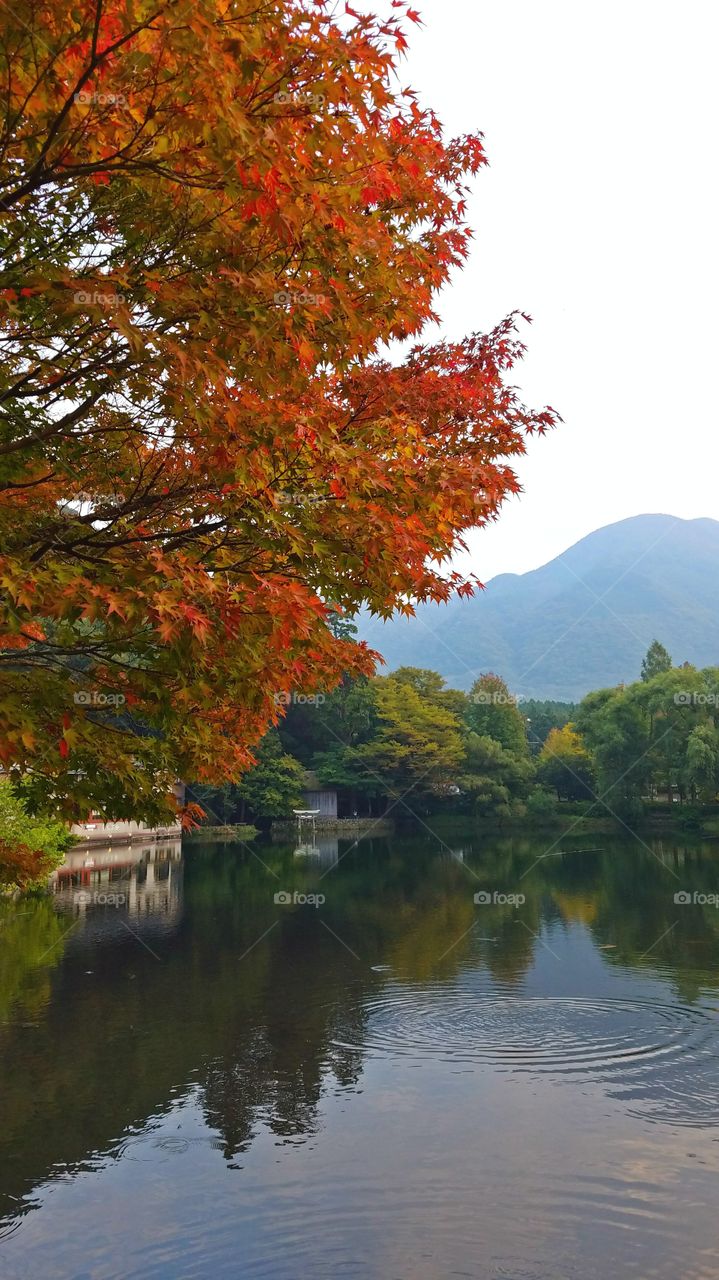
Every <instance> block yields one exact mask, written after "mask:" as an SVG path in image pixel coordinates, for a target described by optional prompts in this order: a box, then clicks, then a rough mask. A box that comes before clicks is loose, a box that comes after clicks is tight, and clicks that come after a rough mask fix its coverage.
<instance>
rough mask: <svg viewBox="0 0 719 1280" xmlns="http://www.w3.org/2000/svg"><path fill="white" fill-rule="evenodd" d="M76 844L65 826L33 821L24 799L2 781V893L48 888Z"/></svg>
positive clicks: (44, 819) (3, 779)
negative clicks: (54, 873)
mask: <svg viewBox="0 0 719 1280" xmlns="http://www.w3.org/2000/svg"><path fill="white" fill-rule="evenodd" d="M73 841H74V837H73V836H72V835H71V834H70V831H69V829H68V827H67V826H66V825H65V824H64V823H62V822H56V821H55V819H54V818H49V817H45V818H43V817H35V818H33V817H30V815H29V814H28V812H27V808H26V806H25V801H24V799H23V797H22V796H21V795H19V794H18V793H17V791H16V789H15V787H14V786H13V785H12V784H11V782H10V781H9V780H8V779H7V778H2V779H0V889H2V888H8V887H9V888H20V889H27V888H29V887H31V886H32V885H42V884H44V883H45V882H46V881H47V878H48V876H49V875H50V873H51V872H52V871H53V870H54V868H55V867H56V866H58V865H59V864H60V863H61V862H62V860H63V857H64V855H65V852H66V850H67V849H69V847H70V845H71V844H72V843H73Z"/></svg>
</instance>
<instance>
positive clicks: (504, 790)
mask: <svg viewBox="0 0 719 1280" xmlns="http://www.w3.org/2000/svg"><path fill="white" fill-rule="evenodd" d="M533 775H534V765H533V763H532V761H531V760H530V758H529V755H528V753H527V752H525V753H524V755H523V756H520V755H516V754H515V753H514V752H512V751H508V750H506V748H505V747H503V746H502V744H501V742H498V741H497V740H496V739H495V738H490V737H489V736H487V735H486V734H484V735H483V734H477V733H471V732H470V733H468V734H467V737H466V740H465V756H464V762H463V767H462V773H461V775H460V776H459V778H458V785H459V787H460V790H461V791H462V793H463V795H466V796H468V797H469V801H470V807H471V809H472V811H473V812H474V813H475V814H476V815H477V816H478V817H481V818H491V819H492V820H494V821H500V822H501V821H504V820H506V819H508V818H510V817H511V816H512V812H513V806H515V805H516V802H517V801H519V800H521V799H522V798H523V797H524V796H525V795H526V794H527V791H528V788H529V784H530V782H531V780H532V777H533Z"/></svg>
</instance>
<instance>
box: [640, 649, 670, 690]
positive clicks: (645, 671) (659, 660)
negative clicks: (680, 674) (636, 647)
mask: <svg viewBox="0 0 719 1280" xmlns="http://www.w3.org/2000/svg"><path fill="white" fill-rule="evenodd" d="M671 665H672V660H671V656H670V654H669V653H668V652H667V650H666V649H665V648H664V645H663V644H660V643H659V641H658V640H652V643H651V644H650V646H649V648H648V649H647V652H646V654H645V656H644V658H643V659H642V676H641V678H642V680H644V681H645V682H646V681H647V680H651V679H652V677H653V676H659V675H662V674H663V672H665V671H670V670H671Z"/></svg>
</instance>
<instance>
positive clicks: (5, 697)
mask: <svg viewBox="0 0 719 1280" xmlns="http://www.w3.org/2000/svg"><path fill="white" fill-rule="evenodd" d="M416 20H417V15H416V14H415V13H414V11H413V10H407V9H406V8H405V6H404V4H400V3H398V2H397V0H393V16H392V17H391V18H389V19H386V20H385V19H380V18H376V17H372V16H360V15H359V14H356V13H354V12H353V10H352V9H351V8H350V7H349V6H346V8H345V11H344V12H338V11H336V10H335V8H334V6H329V5H327V4H325V3H323V2H322V0H320V2H319V3H317V2H316V0H312V2H310V0H269V2H266V3H265V2H263V0H260V3H257V0H199V2H198V0H190V2H188V0H156V2H155V3H151V2H148V0H123V3H119V2H118V0H93V2H92V3H89V2H87V0H77V3H73V5H72V6H68V5H66V4H62V3H60V2H59V0H26V2H25V3H22V4H20V5H13V6H10V7H8V8H6V9H5V10H4V12H3V24H2V25H3V35H2V48H1V50H0V62H1V64H2V67H1V71H2V74H1V75H0V93H1V94H2V95H3V97H4V129H3V132H2V136H1V139H0V145H1V148H2V157H1V161H2V162H1V164H0V172H1V173H2V179H1V180H0V251H1V254H2V258H1V261H0V341H1V342H2V374H1V382H0V400H1V402H2V406H1V408H0V553H1V558H0V587H1V589H2V606H1V609H0V645H1V646H2V648H1V649H0V703H1V706H2V710H1V712H0V762H1V763H2V765H3V766H4V768H5V769H6V770H9V771H10V772H11V773H12V774H13V775H15V774H17V775H23V776H24V777H25V779H26V785H27V787H28V788H29V794H30V799H31V801H32V802H33V803H35V804H41V803H47V802H49V801H51V802H52V803H53V804H54V805H56V806H61V807H63V808H64V811H65V812H66V813H68V814H74V813H80V812H83V811H85V810H86V809H87V808H88V807H89V806H90V805H95V806H96V807H98V808H104V810H105V811H106V812H108V813H113V814H115V815H117V816H121V815H122V814H129V813H133V814H134V815H135V816H140V815H141V814H144V815H145V816H147V817H150V818H151V817H153V816H160V815H161V813H162V812H163V810H164V809H165V807H166V805H167V804H168V800H167V796H168V792H169V790H170V785H171V782H172V780H173V779H174V778H175V777H176V776H178V775H179V776H181V777H190V776H191V777H194V778H205V779H208V780H213V781H217V780H221V779H222V778H224V777H234V776H237V774H238V772H239V771H241V770H242V769H243V768H245V767H246V766H247V765H248V763H249V762H250V761H251V758H252V754H251V753H252V747H253V745H254V744H255V743H256V742H257V741H258V739H259V738H260V737H261V735H262V733H263V732H264V730H265V729H266V727H267V725H268V723H270V722H271V721H273V720H276V719H277V716H278V714H279V710H280V708H279V706H278V702H277V695H278V693H281V692H282V691H285V690H291V689H302V690H305V691H312V690H317V689H319V688H326V687H329V686H331V685H332V684H333V683H334V682H336V681H337V679H338V678H339V676H340V674H341V672H342V671H353V672H359V671H367V670H370V669H371V667H372V665H373V660H372V655H371V654H370V653H369V652H368V651H366V649H364V648H363V647H362V646H361V645H360V646H358V645H355V644H353V643H352V642H351V641H350V640H348V639H346V638H342V636H341V632H339V633H338V631H337V628H333V627H332V626H331V625H329V622H330V621H331V616H332V612H333V611H334V610H341V611H345V612H352V611H354V610H355V609H356V608H357V607H358V606H359V605H361V604H363V603H364V604H366V605H367V606H368V607H369V608H370V609H372V610H374V611H376V612H378V613H379V614H381V615H383V616H388V615H389V614H390V613H391V612H392V611H393V610H394V609H396V608H398V607H400V608H405V609H408V608H410V607H411V601H412V600H417V599H419V600H426V599H435V600H443V599H446V598H447V596H448V594H449V593H450V592H451V591H453V590H455V589H459V590H460V591H464V590H469V589H470V584H468V583H466V582H465V581H464V580H463V579H461V578H460V577H459V576H458V575H457V574H455V573H451V572H448V571H447V569H446V565H445V564H443V562H444V561H446V558H447V557H448V556H449V554H450V553H451V552H452V551H453V550H454V549H456V548H457V547H458V546H459V545H461V542H462V536H463V533H464V532H465V531H466V530H468V529H469V528H471V527H472V526H475V525H478V524H479V525H481V524H483V523H485V522H486V521H488V520H491V519H492V518H493V517H494V516H495V514H496V512H497V510H498V508H499V506H500V504H501V502H502V499H503V498H504V497H505V495H506V494H507V493H510V492H513V491H515V490H516V489H517V482H516V479H515V476H514V473H513V471H512V469H511V460H512V458H513V457H515V456H516V455H518V454H520V453H521V452H522V451H523V449H524V446H525V439H526V436H527V434H529V433H532V432H537V431H539V432H541V431H543V430H544V429H545V428H547V427H548V426H550V425H551V424H552V421H553V414H552V412H551V411H550V410H544V411H542V412H539V413H532V412H530V411H528V410H527V409H525V408H524V407H523V405H522V404H521V402H520V401H519V399H518V397H517V395H516V393H515V391H514V390H513V388H512V386H511V383H510V382H509V381H508V377H509V375H510V372H511V369H512V366H513V365H514V363H515V361H516V360H517V358H518V357H519V356H520V355H521V351H522V346H521V343H520V341H519V339H518V337H517V335H516V332H515V319H514V318H513V317H512V318H509V319H508V320H506V321H504V322H503V323H501V324H500V325H499V326H498V328H497V329H496V330H495V331H494V332H493V333H490V334H487V335H473V336H470V337H468V338H467V339H465V340H463V341H460V342H437V343H435V344H433V345H430V344H429V343H428V341H427V338H426V332H425V331H426V328H427V326H428V325H429V324H431V322H432V321H433V320H434V319H435V318H436V317H435V305H436V294H437V291H438V290H439V289H440V287H441V286H442V285H443V284H444V283H445V282H446V281H447V279H448V276H449V273H450V272H451V271H452V269H453V268H455V267H457V266H459V265H461V263H462V261H463V259H464V258H465V256H466V254H467V249H468V240H469V231H468V228H467V226H466V225H465V221H464V199H465V195H466V183H467V181H468V178H469V177H471V175H472V174H474V173H476V172H477V170H478V169H479V167H480V166H481V165H482V164H484V162H485V157H484V153H483V149H482V144H481V141H480V139H479V137H477V136H469V137H463V138H458V139H454V140H448V139H445V138H444V137H443V135H442V131H441V128H440V125H439V123H438V121H437V120H436V118H435V117H434V115H433V114H432V112H431V111H428V110H425V109H424V108H422V107H421V106H420V105H419V104H418V102H417V101H416V98H415V95H414V94H413V93H412V92H411V91H409V90H402V89H401V88H400V87H399V85H400V83H401V82H400V81H399V80H398V79H397V74H398V60H399V59H400V57H401V53H402V50H403V48H404V46H405V43H406V34H407V30H408V29H410V28H411V25H412V23H413V22H414V21H416ZM389 343H392V344H393V345H392V347H391V348H390V351H391V353H392V354H391V356H388V354H387V351H388V348H387V344H389Z"/></svg>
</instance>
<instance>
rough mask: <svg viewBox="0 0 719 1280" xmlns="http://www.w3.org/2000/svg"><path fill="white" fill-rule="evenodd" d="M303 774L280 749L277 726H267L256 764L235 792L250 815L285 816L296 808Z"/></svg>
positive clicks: (296, 764) (298, 764)
mask: <svg viewBox="0 0 719 1280" xmlns="http://www.w3.org/2000/svg"><path fill="white" fill-rule="evenodd" d="M303 777H304V770H303V768H302V765H301V764H300V762H299V760H296V759H295V758H294V756H291V755H288V753H287V752H286V751H283V750H282V743H281V742H280V738H279V735H278V733H277V730H276V729H270V732H269V733H267V734H265V737H264V738H263V739H262V742H261V743H260V746H259V749H258V751H257V764H256V765H255V766H254V768H252V769H250V770H249V772H248V773H246V774H245V775H244V777H243V778H242V780H241V782H240V783H239V784H238V787H237V792H238V795H239V796H240V799H241V800H242V801H244V804H245V805H246V806H247V808H248V809H249V812H250V815H251V816H252V817H253V818H285V817H288V816H289V815H290V814H291V812H292V810H293V809H299V808H300V805H301V803H302V782H303ZM242 816H244V814H243V815H242Z"/></svg>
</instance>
